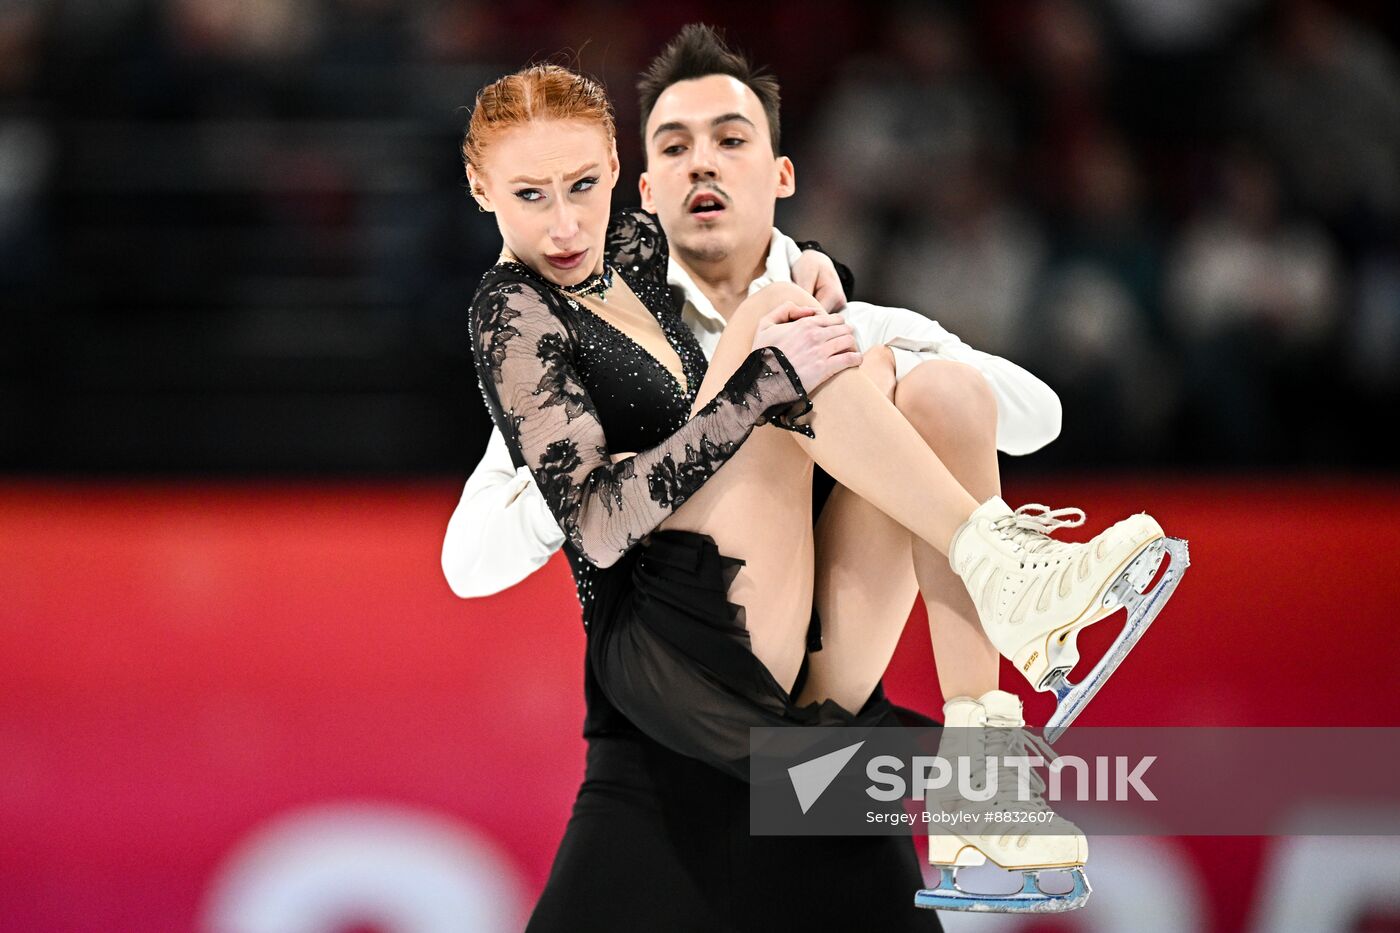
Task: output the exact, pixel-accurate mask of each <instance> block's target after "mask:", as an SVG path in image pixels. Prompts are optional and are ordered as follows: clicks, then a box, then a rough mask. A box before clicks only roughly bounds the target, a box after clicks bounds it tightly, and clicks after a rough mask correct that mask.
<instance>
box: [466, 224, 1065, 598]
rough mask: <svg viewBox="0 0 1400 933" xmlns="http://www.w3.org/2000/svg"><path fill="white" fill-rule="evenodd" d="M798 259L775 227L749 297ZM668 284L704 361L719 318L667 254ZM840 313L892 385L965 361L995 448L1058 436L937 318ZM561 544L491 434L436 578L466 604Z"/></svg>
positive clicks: (1050, 395) (524, 572)
mask: <svg viewBox="0 0 1400 933" xmlns="http://www.w3.org/2000/svg"><path fill="white" fill-rule="evenodd" d="M801 253H802V251H801V248H800V247H798V245H797V244H796V243H795V242H794V241H793V240H792V239H791V238H789V237H787V236H786V235H784V234H783V233H782V232H781V231H779V230H778V229H777V228H776V227H774V228H773V239H772V243H771V246H770V247H769V250H768V260H767V262H766V264H765V266H764V270H763V274H762V275H761V276H759V277H758V278H756V279H754V280H753V282H752V283H751V284H750V285H749V294H750V295H752V294H753V293H754V292H756V291H758V290H759V289H761V288H763V287H764V286H765V285H770V284H772V283H773V282H791V281H792V264H793V263H794V262H796V261H797V258H798V256H800V255H801ZM667 278H668V279H669V280H670V281H671V283H672V284H674V285H678V286H680V288H681V289H682V290H683V291H684V293H685V299H686V302H685V307H684V308H683V309H682V310H681V316H682V318H683V319H684V320H685V322H686V324H688V325H689V326H690V329H691V331H692V332H693V333H694V334H695V337H696V339H697V340H698V341H699V342H700V348H701V350H703V351H704V353H705V358H706V359H709V358H710V357H711V356H712V355H713V354H714V350H715V347H716V346H717V345H718V344H719V338H720V334H721V333H722V332H723V330H724V324H725V321H724V318H723V317H722V316H721V315H720V314H719V312H718V311H716V310H715V308H714V305H712V304H711V303H710V300H709V298H707V297H706V296H705V294H704V292H702V291H701V290H700V288H699V287H698V286H697V285H696V284H695V282H694V280H693V279H691V277H690V274H689V273H687V272H686V271H685V270H684V269H682V268H681V266H680V264H679V263H677V262H676V260H675V259H674V258H672V259H671V263H670V266H669V268H668V269H667ZM841 314H842V315H843V316H844V317H845V319H846V323H847V324H849V325H850V326H851V329H852V330H853V331H854V332H855V336H856V343H857V344H858V345H859V346H860V349H861V350H862V351H864V350H868V349H870V348H871V347H876V346H880V345H881V344H885V345H887V346H889V347H890V348H891V349H892V350H893V352H894V358H895V378H896V379H903V378H904V377H905V376H906V375H907V374H908V373H909V371H910V370H911V369H913V368H914V367H915V366H917V365H918V364H919V363H921V362H923V361H924V360H932V359H943V360H954V361H956V362H959V363H966V364H968V365H969V366H972V367H974V368H975V369H976V370H977V371H978V372H980V373H981V374H982V375H983V377H984V378H985V379H986V380H987V383H988V385H989V386H990V387H991V389H992V393H993V395H995V396H996V402H997V448H998V449H999V450H1001V451H1003V452H1005V453H1008V454H1028V453H1031V452H1032V451H1035V450H1039V449H1040V448H1041V447H1044V446H1045V445H1046V444H1048V443H1050V441H1052V440H1054V439H1055V437H1056V436H1058V435H1059V433H1060V399H1059V396H1057V395H1056V394H1055V393H1054V391H1053V390H1052V389H1051V388H1050V387H1049V386H1047V385H1046V384H1045V383H1043V382H1041V381H1040V380H1039V379H1037V378H1036V377H1035V376H1033V375H1031V374H1030V373H1028V372H1027V371H1026V370H1024V369H1022V368H1021V367H1019V366H1017V365H1016V364H1015V363H1012V362H1009V361H1008V360H1004V359H1002V358H1001V357H997V356H992V355H991V354H989V353H983V352H982V351H980V350H974V349H972V348H971V347H969V346H968V345H967V344H965V343H963V342H962V341H961V340H959V339H958V338H957V337H956V336H954V335H953V334H950V333H949V332H948V331H947V330H945V329H944V328H943V327H941V326H939V324H938V323H937V322H936V321H932V320H930V319H928V318H926V317H924V316H923V315H922V314H918V313H916V312H914V311H910V310H908V309H906V308H886V307H882V306H880V305H872V304H868V303H867V302H863V301H852V302H849V303H847V305H846V306H845V307H844V308H842V309H841ZM563 543H564V532H563V531H562V530H560V528H559V523H558V522H556V521H555V520H554V514H553V513H552V512H550V511H549V506H547V505H546V504H545V501H544V496H543V495H541V494H540V491H539V488H538V487H536V485H535V481H534V477H532V476H531V475H530V470H529V468H528V467H523V466H522V467H520V468H519V469H516V468H515V467H514V466H513V465H512V463H511V458H510V451H509V450H508V449H507V447H506V442H505V437H504V436H503V435H502V434H501V432H500V429H499V428H493V429H492V431H491V439H490V441H489V442H487V445H486V453H485V454H484V455H483V456H482V458H481V462H480V463H478V464H477V466H476V469H475V470H473V471H472V475H471V477H470V478H469V479H468V480H467V485H466V488H465V489H463V490H462V498H461V501H460V502H458V503H457V509H456V511H455V512H453V513H452V518H451V520H450V521H449V522H448V524H447V536H446V538H445V539H444V540H443V544H442V572H443V573H444V574H445V575H446V577H447V583H448V585H449V586H450V587H452V592H454V593H456V594H457V595H458V596H461V597H463V598H464V599H465V598H468V597H472V596H489V595H491V594H492V593H499V592H500V591H501V590H504V589H507V588H509V587H511V586H514V585H515V584H516V583H519V582H520V581H521V580H523V579H525V578H526V577H528V576H529V575H530V574H531V573H534V572H535V571H536V570H537V569H539V568H540V567H542V566H544V564H545V563H546V562H547V561H548V560H549V558H550V557H551V556H552V555H553V554H554V552H555V551H557V550H559V548H560V547H561V546H562V545H563Z"/></svg>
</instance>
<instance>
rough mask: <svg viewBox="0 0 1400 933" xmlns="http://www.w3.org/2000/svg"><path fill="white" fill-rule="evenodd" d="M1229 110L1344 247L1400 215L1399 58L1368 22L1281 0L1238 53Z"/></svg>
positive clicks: (1310, 0) (1309, 2)
mask: <svg viewBox="0 0 1400 933" xmlns="http://www.w3.org/2000/svg"><path fill="white" fill-rule="evenodd" d="M1239 87H1240V93H1239V105H1238V109H1239V117H1240V121H1241V122H1242V124H1243V126H1244V127H1245V128H1247V129H1248V130H1250V131H1252V132H1253V133H1255V134H1256V135H1257V140H1258V142H1259V144H1261V145H1263V146H1264V147H1265V148H1266V150H1267V151H1269V152H1271V153H1273V154H1274V155H1275V156H1276V157H1277V158H1278V160H1279V164H1280V166H1281V167H1282V169H1283V171H1284V178H1285V181H1286V183H1287V184H1288V186H1289V189H1290V191H1291V192H1292V193H1293V194H1294V195H1295V196H1296V197H1297V199H1298V200H1299V202H1300V204H1301V205H1302V206H1303V207H1304V208H1306V209H1308V210H1312V211H1316V212H1318V213H1319V214H1321V216H1322V217H1323V218H1325V219H1326V220H1327V221H1328V222H1329V223H1330V224H1331V225H1333V229H1334V230H1336V231H1337V232H1338V233H1339V234H1340V235H1341V236H1342V237H1343V239H1344V243H1345V244H1346V245H1347V246H1349V247H1362V246H1365V245H1366V244H1368V243H1370V242H1373V241H1374V239H1375V238H1376V236H1377V234H1378V233H1379V232H1380V229H1381V228H1382V227H1386V226H1390V225H1393V224H1394V223H1395V220H1396V218H1397V216H1400V63H1397V59H1396V55H1395V52H1394V50H1393V48H1390V47H1387V44H1386V43H1385V42H1384V41H1383V40H1382V39H1381V37H1380V36H1378V35H1377V34H1376V33H1375V32H1374V31H1372V30H1370V29H1367V28H1365V27H1364V26H1362V25H1360V24H1357V23H1354V22H1349V21H1347V20H1346V19H1343V18H1342V16H1341V15H1340V14H1338V13H1337V12H1336V11H1335V10H1333V9H1331V8H1330V7H1328V6H1326V5H1325V4H1322V3H1318V2H1315V0H1284V2H1282V3H1281V5H1280V8H1279V10H1278V11H1277V15H1276V17H1275V22H1274V24H1273V29H1272V31H1271V32H1270V33H1269V34H1268V36H1267V41H1266V42H1265V43H1264V44H1263V45H1262V47H1260V48H1258V49H1257V50H1255V51H1254V52H1253V53H1252V54H1251V55H1249V57H1248V58H1247V59H1246V60H1245V65H1244V67H1243V69H1242V77H1241V80H1240V82H1239Z"/></svg>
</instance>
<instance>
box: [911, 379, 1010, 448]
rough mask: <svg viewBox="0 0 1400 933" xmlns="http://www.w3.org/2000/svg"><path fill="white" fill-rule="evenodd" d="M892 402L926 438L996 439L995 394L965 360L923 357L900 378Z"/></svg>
mask: <svg viewBox="0 0 1400 933" xmlns="http://www.w3.org/2000/svg"><path fill="white" fill-rule="evenodd" d="M894 402H895V407H897V408H898V409H899V410H900V411H901V412H903V413H904V416H905V417H906V418H908V419H909V420H910V422H911V423H913V424H914V426H915V427H916V428H918V429H919V431H920V433H921V434H923V435H924V436H925V437H926V438H930V436H931V435H932V436H940V437H944V438H946V439H948V440H952V441H955V442H967V441H970V442H991V443H995V440H996V431H997V402H996V396H995V395H994V394H993V393H992V388H991V386H990V385H989V384H988V383H987V380H986V378H985V377H983V375H982V374H981V373H980V372H978V371H977V370H976V369H974V368H973V367H971V366H969V365H967V364H966V363H958V362H954V361H952V360H925V361H924V362H922V363H920V364H919V365H918V366H915V367H914V368H913V369H912V370H910V372H909V373H908V374H906V375H905V377H904V378H903V379H901V380H900V381H899V384H898V386H896V388H895V394H894Z"/></svg>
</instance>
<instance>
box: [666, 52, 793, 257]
mask: <svg viewBox="0 0 1400 933" xmlns="http://www.w3.org/2000/svg"><path fill="white" fill-rule="evenodd" d="M646 153H647V170H646V171H645V172H643V173H642V177H641V181H640V187H641V192H642V207H644V208H645V209H647V210H648V211H651V212H652V213H654V214H656V215H657V217H658V218H659V219H660V221H661V227H662V229H663V230H665V231H666V237H667V239H668V240H669V241H670V244H671V251H672V252H673V253H675V254H676V255H677V256H679V257H680V258H681V259H683V260H684V259H689V260H692V261H697V262H706V263H714V262H722V261H723V260H725V259H726V258H728V257H729V256H730V254H731V253H733V252H734V250H735V249H737V248H740V247H743V246H747V245H751V244H754V243H762V244H765V245H766V244H767V243H768V240H769V237H770V234H771V231H772V227H773V208H774V204H775V202H776V200H777V199H778V198H785V197H788V196H789V195H791V194H792V193H793V191H795V190H796V187H795V182H794V178H793V169H792V162H791V161H789V160H788V159H787V158H786V157H780V156H777V155H775V154H774V152H773V145H772V142H771V139H770V137H769V133H768V118H767V116H766V115H765V114H764V112H763V104H762V103H760V102H759V99H758V96H757V95H756V94H754V92H753V91H752V90H750V89H749V87H748V86H747V85H745V84H744V83H743V82H742V81H739V80H737V79H735V78H731V77H729V76H728V75H708V76H706V77H703V78H695V79H692V80H689V81H680V82H677V83H676V84H673V85H671V86H670V87H668V88H667V89H666V90H664V91H662V92H661V96H660V97H659V98H657V101H656V106H655V107H653V108H652V111H651V116H650V117H649V118H648V120H647V126H646Z"/></svg>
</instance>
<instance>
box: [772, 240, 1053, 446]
mask: <svg viewBox="0 0 1400 933" xmlns="http://www.w3.org/2000/svg"><path fill="white" fill-rule="evenodd" d="M773 240H774V244H775V245H779V246H780V247H781V249H780V250H779V249H774V250H770V254H769V262H768V277H769V278H770V279H771V280H772V281H792V277H791V275H790V274H789V275H787V276H786V277H781V273H782V272H784V271H788V270H782V269H780V268H779V266H780V265H781V261H780V260H779V259H778V257H779V256H782V257H784V258H786V259H787V265H788V267H789V270H790V268H791V266H792V264H793V263H794V262H796V261H797V258H798V257H799V256H800V255H802V250H801V248H800V247H798V245H797V243H796V241H794V240H793V239H792V237H789V236H787V235H786V234H784V233H783V232H782V231H780V230H778V229H777V228H776V227H775V228H774V229H773ZM840 313H841V314H842V315H843V316H844V317H845V318H846V323H847V324H849V325H851V329H852V330H853V331H855V335H856V344H857V346H859V347H860V349H861V350H862V351H865V350H869V349H870V348H871V347H878V346H880V345H881V344H885V345H887V346H889V347H891V348H892V349H894V350H895V351H896V352H895V379H896V380H900V379H903V378H904V377H905V375H907V374H908V372H909V370H911V369H913V368H914V367H915V366H917V365H918V364H919V363H921V362H922V361H924V360H931V359H945V360H953V361H954V362H958V363H966V364H967V365H969V366H971V367H973V368H974V369H976V370H977V371H978V372H980V373H981V374H982V376H983V377H984V378H985V379H986V380H987V384H988V385H990V386H991V389H992V394H993V395H995V396H996V400H997V449H998V450H1000V451H1002V452H1003V453H1008V454H1012V455H1017V456H1019V455H1022V454H1028V453H1032V452H1034V451H1037V450H1039V449H1040V448H1042V447H1044V446H1045V445H1046V444H1048V443H1050V442H1051V441H1053V440H1054V439H1055V438H1057V437H1059V436H1060V422H1061V418H1062V417H1063V409H1062V408H1061V406H1060V397H1059V396H1058V395H1056V394H1055V390H1054V389H1052V388H1050V387H1049V386H1048V385H1046V384H1045V383H1044V382H1042V381H1041V380H1040V379H1038V378H1036V377H1035V376H1033V375H1031V373H1029V372H1028V371H1026V370H1025V369H1022V368H1021V367H1020V366H1017V365H1016V364H1015V363H1013V362H1011V361H1010V360H1005V359H1002V358H1001V357H999V356H993V355H992V354H990V353H984V352H983V351H981V350H974V349H973V348H972V347H969V346H968V345H967V344H965V343H963V342H962V340H960V339H959V338H958V337H957V336H956V335H954V334H951V333H949V332H948V330H947V329H946V328H944V327H943V326H942V325H941V324H939V323H938V322H937V321H934V320H931V319H929V318H926V317H924V316H923V315H922V314H919V313H918V312H916V311H910V310H909V309H908V308H889V307H885V306H884V305H873V304H870V303H869V302H865V301H851V302H847V304H846V306H845V307H844V308H842V309H841V312H840Z"/></svg>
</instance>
